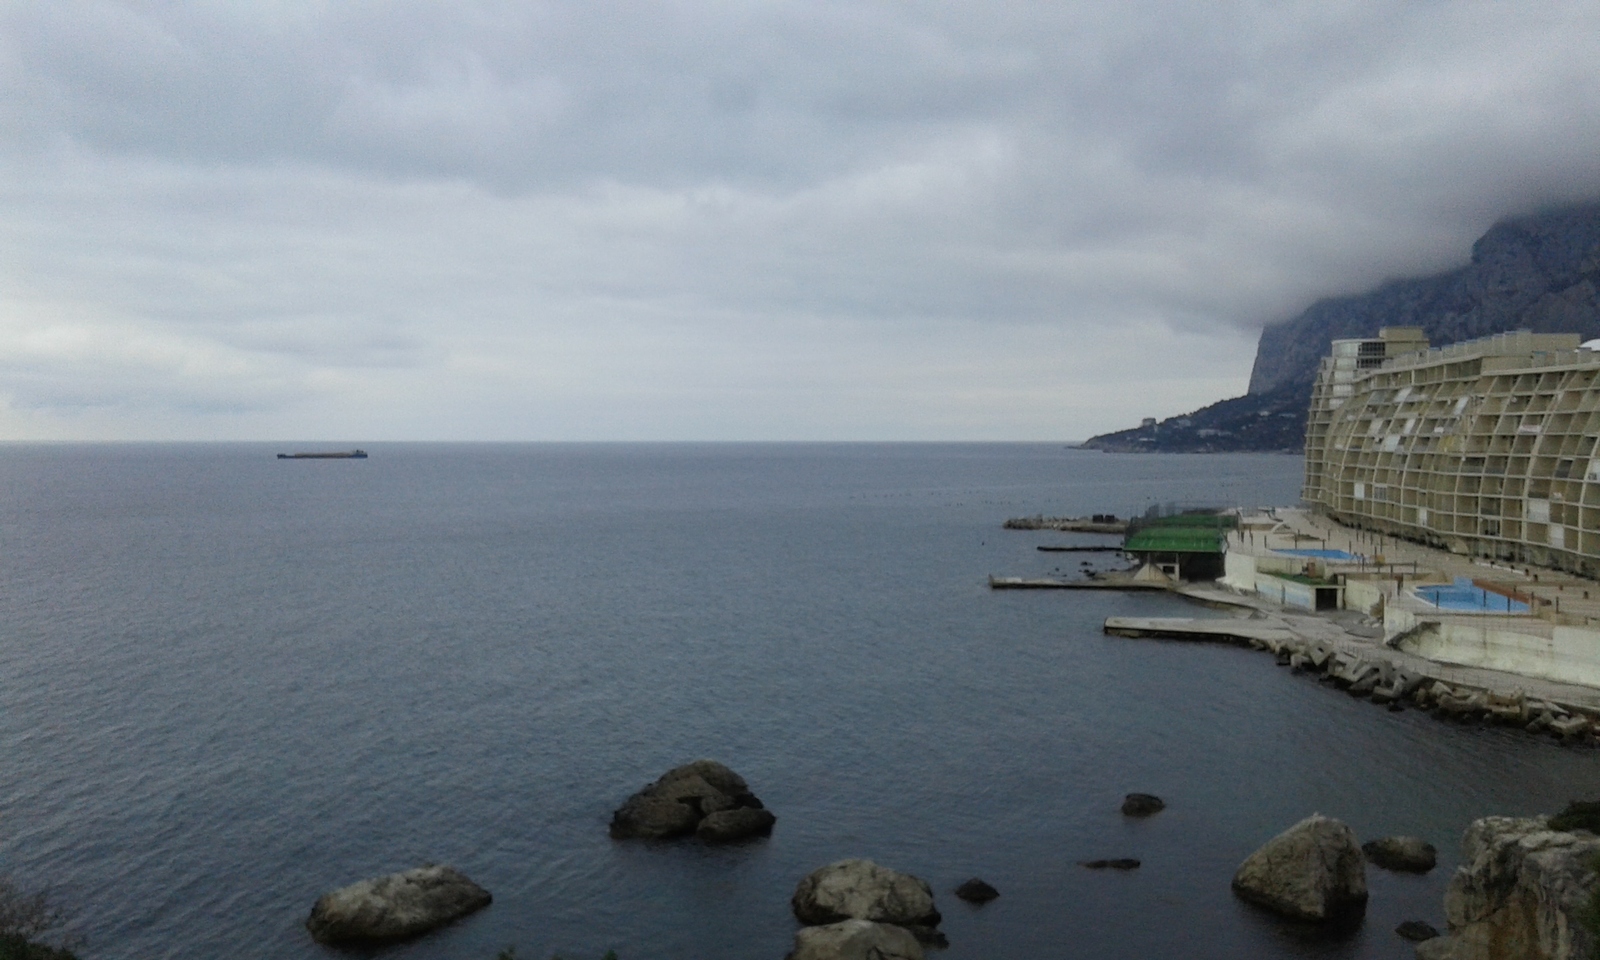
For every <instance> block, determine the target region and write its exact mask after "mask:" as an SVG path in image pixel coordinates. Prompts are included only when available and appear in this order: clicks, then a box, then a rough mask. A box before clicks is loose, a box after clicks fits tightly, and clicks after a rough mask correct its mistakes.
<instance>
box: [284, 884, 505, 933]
mask: <svg viewBox="0 0 1600 960" xmlns="http://www.w3.org/2000/svg"><path fill="white" fill-rule="evenodd" d="M493 899H494V898H493V897H491V896H490V895H489V891H487V890H485V889H483V888H482V887H480V886H478V885H477V884H475V883H473V882H472V881H471V880H468V879H467V878H466V877H465V876H463V875H461V873H459V872H457V871H456V870H453V869H451V868H450V867H441V866H426V867H418V868H417V869H415V870H407V871H405V872H403V873H394V874H390V875H389V876H386V877H375V878H373V879H371V880H362V881H361V882H359V883H353V884H351V885H350V886H348V887H342V888H340V889H338V890H335V891H333V892H332V893H326V894H323V895H322V897H320V898H319V899H318V900H317V902H316V905H315V906H313V907H312V908H311V916H310V917H309V918H307V920H306V929H307V930H309V931H311V937H312V939H314V940H316V941H317V942H318V943H326V944H362V943H385V942H389V941H394V940H405V939H408V938H410V937H415V936H418V935H420V934H424V933H427V932H428V931H429V930H432V929H434V928H436V927H441V926H443V925H445V924H447V923H449V922H451V921H452V920H457V919H460V918H461V917H464V916H466V915H467V914H469V913H472V912H474V911H476V910H481V909H483V908H484V907H487V906H488V905H489V903H490V902H491V901H492V900H493Z"/></svg>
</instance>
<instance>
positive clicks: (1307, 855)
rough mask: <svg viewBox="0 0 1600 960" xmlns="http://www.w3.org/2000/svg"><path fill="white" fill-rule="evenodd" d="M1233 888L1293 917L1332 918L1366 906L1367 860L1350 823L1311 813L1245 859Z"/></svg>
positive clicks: (1254, 901)
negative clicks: (1362, 853)
mask: <svg viewBox="0 0 1600 960" xmlns="http://www.w3.org/2000/svg"><path fill="white" fill-rule="evenodd" d="M1233 889H1234V892H1235V893H1237V894H1238V895H1239V896H1240V897H1243V898H1244V899H1246V900H1249V901H1250V902H1252V903H1256V904H1259V905H1261V906H1263V907H1266V908H1267V909H1269V910H1272V911H1274V912H1276V913H1280V914H1283V915H1284V916H1287V917H1292V918H1294V919H1296V920H1310V921H1317V922H1320V921H1325V920H1334V919H1338V918H1341V917H1345V916H1349V915H1351V914H1356V913H1359V912H1361V911H1362V910H1363V909H1365V907H1366V903H1367V870H1366V862H1365V860H1364V859H1363V858H1362V855H1361V848H1360V847H1358V846H1356V837H1355V834H1354V833H1352V832H1351V831H1350V828H1349V827H1347V826H1345V825H1344V824H1343V823H1341V822H1339V821H1338V820H1334V819H1333V818H1331V817H1324V816H1322V815H1321V814H1316V813H1314V814H1312V815H1311V816H1309V817H1307V818H1305V819H1304V820H1302V821H1300V822H1299V823H1297V824H1295V825H1294V826H1292V827H1290V828H1289V829H1287V830H1285V831H1284V832H1282V833H1280V834H1278V835H1277V836H1276V837H1273V838H1272V839H1271V840H1268V841H1267V842H1266V843H1265V844H1264V845H1262V847H1261V849H1259V850H1257V851H1256V852H1255V853H1252V854H1251V855H1250V856H1249V857H1247V858H1246V859H1245V861H1244V863H1243V864H1241V865H1240V866H1239V871H1238V872H1237V873H1235V874H1234V876H1233Z"/></svg>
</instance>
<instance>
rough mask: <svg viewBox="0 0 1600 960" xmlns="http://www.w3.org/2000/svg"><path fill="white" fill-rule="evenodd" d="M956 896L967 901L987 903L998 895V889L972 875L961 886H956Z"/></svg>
mask: <svg viewBox="0 0 1600 960" xmlns="http://www.w3.org/2000/svg"><path fill="white" fill-rule="evenodd" d="M956 896H958V897H960V898H961V899H963V900H965V901H967V902H968V903H988V902H989V901H990V900H993V899H995V898H996V897H998V896H1000V891H999V890H996V889H995V888H994V887H991V886H990V885H989V884H987V883H985V882H983V881H982V880H979V879H978V878H977V877H973V878H972V879H971V880H968V881H967V882H966V883H963V884H962V885H961V886H959V887H956Z"/></svg>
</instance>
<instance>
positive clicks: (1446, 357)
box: [1303, 328, 1600, 577]
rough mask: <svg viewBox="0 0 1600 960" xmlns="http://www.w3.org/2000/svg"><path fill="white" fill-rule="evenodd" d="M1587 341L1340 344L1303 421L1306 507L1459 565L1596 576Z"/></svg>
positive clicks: (1399, 336)
mask: <svg viewBox="0 0 1600 960" xmlns="http://www.w3.org/2000/svg"><path fill="white" fill-rule="evenodd" d="M1579 339H1580V338H1579V337H1578V335H1576V334H1533V333H1528V332H1526V331H1518V332H1516V333H1507V334H1500V335H1498V336H1493V337H1487V338H1484V339H1482V340H1473V341H1468V342H1466V343H1458V344H1454V345H1452V346H1447V347H1440V348H1436V349H1431V350H1430V349H1428V348H1427V341H1426V340H1425V339H1424V338H1423V336H1422V333H1421V331H1420V330H1416V329H1415V328H1399V329H1388V330H1384V331H1382V333H1381V334H1380V336H1379V337H1377V338H1375V339H1370V340H1337V341H1334V344H1333V351H1332V355H1331V356H1329V357H1327V358H1325V359H1324V360H1323V361H1322V366H1321V369H1320V371H1319V373H1318V377H1317V382H1316V386H1315V387H1314V389H1313V392H1312V398H1311V408H1310V413H1309V417H1308V419H1307V425H1306V479H1305V489H1304V491H1303V497H1304V499H1305V501H1306V502H1307V503H1308V504H1309V505H1310V506H1311V507H1312V508H1313V509H1315V510H1317V511H1318V512H1321V513H1324V514H1326V515H1328V516H1330V517H1332V518H1333V519H1335V520H1338V521H1339V522H1341V523H1344V524H1348V525H1351V526H1356V527H1363V528H1367V529H1372V530H1379V531H1383V532H1385V533H1388V534H1391V535H1394V536H1399V537H1405V538H1409V539H1413V540H1418V541H1422V542H1426V543H1429V544H1432V545H1434V546H1437V547H1442V548H1445V549H1448V550H1451V551H1453V552H1455V553H1461V554H1471V555H1474V556H1481V557H1490V558H1497V559H1502V560H1512V561H1519V562H1524V563H1532V564H1537V565H1541V566H1549V567H1556V568H1559V569H1564V570H1570V571H1572V572H1575V573H1579V574H1582V575H1584V576H1587V577H1594V576H1596V575H1597V574H1600V452H1597V451H1596V449H1595V445H1596V439H1597V438H1600V352H1596V351H1594V350H1588V349H1580V348H1579Z"/></svg>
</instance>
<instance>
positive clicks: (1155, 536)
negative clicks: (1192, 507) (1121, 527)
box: [1122, 513, 1239, 553]
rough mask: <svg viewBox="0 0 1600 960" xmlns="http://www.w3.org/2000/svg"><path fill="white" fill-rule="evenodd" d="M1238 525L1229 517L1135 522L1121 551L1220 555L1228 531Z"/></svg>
mask: <svg viewBox="0 0 1600 960" xmlns="http://www.w3.org/2000/svg"><path fill="white" fill-rule="evenodd" d="M1238 525H1239V518H1238V517H1236V516H1234V515H1232V514H1217V513H1180V514H1176V515H1174V516H1170V517H1151V518H1149V519H1146V520H1138V521H1135V523H1134V529H1133V530H1131V531H1130V532H1129V533H1128V538H1127V540H1125V541H1124V542H1123V544H1122V549H1124V550H1127V551H1128V552H1130V553H1222V552H1223V550H1224V548H1225V541H1226V538H1227V536H1228V531H1229V530H1232V529H1234V528H1235V527H1237V526H1238Z"/></svg>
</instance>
